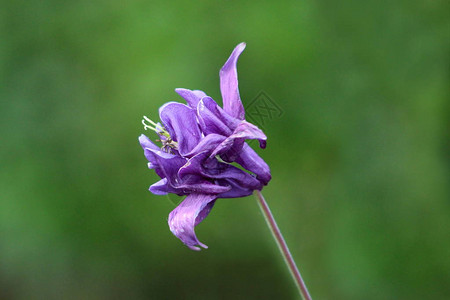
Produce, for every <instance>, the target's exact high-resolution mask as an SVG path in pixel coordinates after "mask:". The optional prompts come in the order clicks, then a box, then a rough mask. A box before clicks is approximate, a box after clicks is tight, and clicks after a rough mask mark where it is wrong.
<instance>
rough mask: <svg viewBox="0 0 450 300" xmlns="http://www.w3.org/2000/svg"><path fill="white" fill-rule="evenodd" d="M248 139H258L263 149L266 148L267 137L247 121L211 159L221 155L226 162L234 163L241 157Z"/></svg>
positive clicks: (241, 124) (226, 140) (224, 142)
mask: <svg viewBox="0 0 450 300" xmlns="http://www.w3.org/2000/svg"><path fill="white" fill-rule="evenodd" d="M246 139H257V140H259V145H260V147H261V148H265V147H266V140H267V137H266V135H265V134H264V132H262V130H261V129H259V128H258V127H256V126H255V125H253V124H252V123H249V122H247V121H245V120H243V121H241V122H240V123H239V125H238V126H237V127H236V129H235V130H234V132H233V134H232V135H230V136H229V137H227V138H226V139H225V140H224V141H223V142H222V143H221V144H220V145H219V146H218V147H217V148H216V149H214V151H213V152H212V153H211V157H214V156H216V155H218V154H221V157H222V159H223V160H224V161H226V162H233V161H235V160H236V158H237V157H238V156H239V154H240V152H241V150H242V147H243V145H244V142H245V140H246Z"/></svg>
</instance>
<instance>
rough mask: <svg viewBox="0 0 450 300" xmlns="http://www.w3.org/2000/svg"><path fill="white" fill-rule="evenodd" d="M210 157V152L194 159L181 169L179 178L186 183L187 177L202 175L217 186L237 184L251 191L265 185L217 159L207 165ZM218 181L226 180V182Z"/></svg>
mask: <svg viewBox="0 0 450 300" xmlns="http://www.w3.org/2000/svg"><path fill="white" fill-rule="evenodd" d="M208 156H209V153H208V152H203V153H199V154H197V155H196V156H194V157H192V158H191V159H190V160H189V161H188V162H187V163H186V164H185V165H184V166H183V167H182V168H180V170H179V171H178V177H179V178H180V179H182V180H183V181H184V180H185V178H186V177H187V176H192V175H193V174H195V175H197V174H200V175H201V176H202V177H204V178H209V179H213V180H214V181H215V183H216V186H227V187H231V188H233V186H232V185H231V183H233V184H234V183H235V184H234V185H238V186H240V187H243V188H245V189H247V190H250V191H253V190H256V189H257V190H261V189H262V186H263V185H262V183H261V182H260V181H259V180H258V179H256V178H255V177H254V176H252V175H250V174H248V173H247V172H245V171H243V170H241V169H239V168H237V167H235V166H233V165H230V164H227V163H221V162H219V161H217V159H213V160H211V161H210V162H209V163H208V164H205V161H206V160H207V158H208ZM218 179H225V181H224V180H218ZM227 180H231V181H232V182H231V183H230V182H228V181H227ZM229 190H230V188H229V189H228V190H227V191H225V192H228V191H229ZM250 193H251V192H250Z"/></svg>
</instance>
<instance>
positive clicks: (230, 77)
mask: <svg viewBox="0 0 450 300" xmlns="http://www.w3.org/2000/svg"><path fill="white" fill-rule="evenodd" d="M244 49H245V43H240V44H239V45H237V46H236V48H234V50H233V52H232V53H231V55H230V57H229V58H228V60H227V62H226V63H225V65H223V67H222V69H221V70H220V73H219V76H220V91H221V92H222V100H223V108H224V110H225V111H226V112H227V113H229V114H230V115H231V116H233V117H235V118H238V119H239V120H243V119H244V117H245V111H244V106H243V105H242V102H241V97H240V96H239V89H238V77H237V69H236V63H237V60H238V58H239V55H240V54H241V53H242V51H244Z"/></svg>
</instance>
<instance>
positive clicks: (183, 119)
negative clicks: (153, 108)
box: [159, 102, 201, 155]
mask: <svg viewBox="0 0 450 300" xmlns="http://www.w3.org/2000/svg"><path fill="white" fill-rule="evenodd" d="M159 116H160V118H161V121H162V122H163V124H164V126H165V127H166V129H167V130H168V131H169V134H170V136H171V137H172V139H173V140H174V141H176V142H178V151H179V152H180V154H181V155H183V154H184V153H187V152H189V151H191V150H192V149H193V148H194V147H195V146H196V145H197V144H198V142H199V141H200V138H201V132H200V128H199V127H198V123H197V116H196V114H195V111H194V110H192V109H191V108H189V106H187V105H184V104H181V103H177V102H169V103H167V104H165V105H163V106H162V107H161V108H160V109H159Z"/></svg>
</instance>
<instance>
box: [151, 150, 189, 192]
mask: <svg viewBox="0 0 450 300" xmlns="http://www.w3.org/2000/svg"><path fill="white" fill-rule="evenodd" d="M144 152H145V155H146V157H149V158H151V159H152V160H151V161H150V162H151V163H152V164H153V165H154V166H155V171H156V173H157V174H158V175H159V177H161V178H167V180H168V183H169V184H170V185H171V186H172V187H176V185H177V184H179V183H178V176H177V173H178V170H179V169H180V168H181V167H182V166H183V165H184V164H185V163H186V161H187V160H186V159H185V158H183V157H180V156H177V155H173V154H170V153H166V152H164V151H162V150H160V149H158V150H154V149H150V148H145V149H144ZM153 162H154V163H153Z"/></svg>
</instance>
